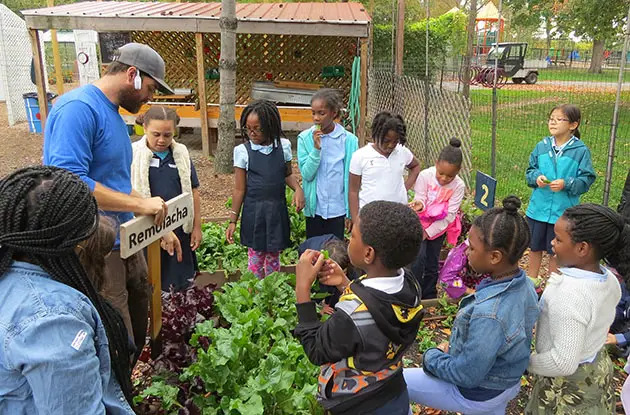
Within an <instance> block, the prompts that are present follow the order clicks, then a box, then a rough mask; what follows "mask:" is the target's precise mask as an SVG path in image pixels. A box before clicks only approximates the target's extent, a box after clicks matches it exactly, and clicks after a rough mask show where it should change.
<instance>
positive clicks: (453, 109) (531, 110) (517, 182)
mask: <svg viewBox="0 0 630 415" xmlns="http://www.w3.org/2000/svg"><path fill="white" fill-rule="evenodd" d="M461 61H462V60H461V58H460V57H456V58H453V59H449V60H447V61H445V62H444V65H442V66H441V67H438V68H434V70H433V72H432V73H431V74H430V76H429V79H430V84H429V90H430V91H432V92H431V93H430V94H429V96H430V98H429V100H428V101H427V102H426V104H427V105H428V106H429V114H430V117H429V120H430V121H429V134H428V137H429V138H428V141H427V138H426V137H425V133H424V124H423V123H424V106H425V92H424V89H425V82H424V80H423V79H424V62H423V61H417V62H415V61H411V60H407V61H405V65H404V74H405V75H404V76H402V77H396V76H395V75H394V74H393V66H392V64H391V62H386V61H385V62H384V61H377V62H374V64H373V66H372V71H371V73H370V84H369V88H370V89H369V97H368V101H369V102H368V112H369V117H373V116H374V114H375V113H376V112H377V111H378V110H381V109H389V110H393V111H396V112H398V113H401V114H403V115H404V116H405V120H406V121H407V122H408V124H410V130H411V131H410V138H409V141H410V143H409V144H408V146H409V147H410V148H411V149H412V150H413V151H414V153H415V154H416V156H417V157H418V158H419V159H420V160H425V155H424V151H425V149H426V148H428V149H429V154H430V155H431V156H430V157H429V163H430V162H431V160H430V159H431V158H434V157H435V156H436V154H437V153H436V152H437V151H439V149H440V148H441V146H443V145H445V144H446V143H447V141H448V138H449V137H450V136H452V135H454V136H457V137H458V138H462V140H463V141H464V145H465V146H466V147H465V148H466V150H465V152H464V154H466V156H467V157H470V164H469V165H467V168H468V166H470V171H471V172H472V173H474V172H475V171H476V170H480V171H482V172H484V173H487V174H491V173H492V168H491V167H492V166H491V160H492V105H493V103H492V88H488V87H484V86H481V85H472V86H470V95H469V101H466V99H465V98H464V97H463V89H464V88H463V87H464V85H463V84H462V82H461ZM479 63H480V64H481V65H483V64H485V61H483V62H482V61H480V62H479ZM532 69H536V71H537V73H538V79H537V82H536V83H535V84H527V83H525V82H521V83H518V84H517V83H514V82H513V80H512V79H511V78H509V79H506V80H505V81H506V82H505V83H504V84H503V85H501V88H500V89H498V90H497V103H496V105H497V124H496V142H495V143H496V153H495V154H496V156H495V157H496V171H495V178H496V179H497V181H498V183H497V193H496V199H497V201H499V200H501V199H502V198H503V197H505V196H507V195H510V194H515V195H517V196H519V197H520V198H521V199H522V200H523V202H524V203H527V202H528V200H529V197H530V196H531V189H530V188H528V187H527V185H526V183H525V171H526V169H527V167H528V164H529V155H530V153H531V152H532V150H533V149H534V147H535V146H536V143H537V142H538V141H540V140H541V139H542V138H543V137H546V136H548V135H549V129H548V126H547V119H548V117H549V113H550V111H551V110H552V109H553V108H554V107H555V106H557V105H561V104H565V103H568V104H574V105H577V106H578V107H579V108H580V110H581V113H582V121H581V124H580V127H579V129H580V133H581V137H582V140H583V141H584V142H585V144H586V145H587V146H588V147H589V149H590V151H591V155H592V160H593V166H594V168H595V171H596V173H597V180H596V181H595V183H594V184H593V186H592V187H591V189H590V190H589V191H588V192H587V193H586V194H585V195H584V196H583V197H582V201H583V202H594V203H602V201H603V197H604V182H605V177H606V167H607V166H606V164H607V160H608V152H609V143H610V138H611V137H610V136H611V128H612V121H613V111H614V105H615V93H616V89H617V85H618V75H619V67H616V68H615V67H610V66H605V67H604V68H603V70H602V72H601V73H590V72H588V68H586V67H564V66H558V65H554V66H548V67H547V66H543V67H538V68H532ZM623 75H624V76H623V78H622V85H621V88H622V89H621V105H620V108H619V120H618V125H617V132H616V144H615V151H614V159H613V168H612V181H611V189H610V195H609V196H610V205H611V206H612V207H616V205H617V203H618V201H619V199H620V196H621V191H622V188H623V184H624V181H625V178H626V175H627V174H628V171H629V169H630V64H626V70H625V72H624V74H623ZM438 97H439V98H438ZM466 102H469V105H468V104H466ZM370 119H371V118H370ZM408 119H409V120H408ZM465 123H469V124H468V125H466V124H465ZM467 174H468V173H467ZM467 180H469V181H468V182H467V183H468V184H469V185H470V189H472V188H473V187H472V185H473V183H471V182H472V181H473V180H474V174H472V175H471V176H470V177H469V178H468V179H467Z"/></svg>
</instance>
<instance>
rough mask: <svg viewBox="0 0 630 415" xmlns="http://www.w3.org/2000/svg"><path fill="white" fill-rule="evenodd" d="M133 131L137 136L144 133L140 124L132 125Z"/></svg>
mask: <svg viewBox="0 0 630 415" xmlns="http://www.w3.org/2000/svg"><path fill="white" fill-rule="evenodd" d="M133 132H134V133H136V135H137V136H140V137H142V136H143V135H144V128H143V127H142V126H141V125H138V124H136V125H134V126H133Z"/></svg>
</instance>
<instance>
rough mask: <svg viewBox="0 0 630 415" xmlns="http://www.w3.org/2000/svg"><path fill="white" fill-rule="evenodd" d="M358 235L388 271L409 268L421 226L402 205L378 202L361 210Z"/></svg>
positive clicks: (414, 253)
mask: <svg viewBox="0 0 630 415" xmlns="http://www.w3.org/2000/svg"><path fill="white" fill-rule="evenodd" d="M359 231H360V232H361V239H362V240H363V243H365V244H366V245H369V246H371V247H372V248H374V251H375V252H376V256H377V257H378V258H379V259H380V260H381V262H382V263H383V265H384V266H385V267H387V268H389V269H398V268H402V267H405V266H407V265H409V264H411V262H413V260H414V259H415V258H416V256H417V255H418V252H419V251H420V244H421V243H422V224H420V219H419V218H418V214H417V213H416V212H414V211H413V209H411V208H409V207H408V206H406V205H403V204H402V203H397V202H387V201H383V200H380V201H376V202H371V203H368V204H367V205H365V206H363V208H362V209H361V211H360V212H359Z"/></svg>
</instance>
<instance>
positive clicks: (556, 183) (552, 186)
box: [549, 179, 564, 192]
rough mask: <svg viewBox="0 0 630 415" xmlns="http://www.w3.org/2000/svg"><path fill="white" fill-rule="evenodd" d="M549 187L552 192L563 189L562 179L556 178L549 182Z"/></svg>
mask: <svg viewBox="0 0 630 415" xmlns="http://www.w3.org/2000/svg"><path fill="white" fill-rule="evenodd" d="M549 188H550V189H551V191H552V192H559V191H560V190H562V189H564V179H557V180H554V181H553V182H551V183H549Z"/></svg>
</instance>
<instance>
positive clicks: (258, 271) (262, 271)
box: [247, 248, 280, 279]
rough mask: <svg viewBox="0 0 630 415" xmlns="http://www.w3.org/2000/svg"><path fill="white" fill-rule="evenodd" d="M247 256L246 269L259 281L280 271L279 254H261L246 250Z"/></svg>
mask: <svg viewBox="0 0 630 415" xmlns="http://www.w3.org/2000/svg"><path fill="white" fill-rule="evenodd" d="M247 256H248V261H247V269H248V270H249V271H251V272H252V273H253V274H254V275H255V276H256V277H257V278H259V279H263V278H265V277H266V276H267V275H269V274H271V273H273V272H277V271H280V252H261V251H254V250H253V249H252V248H247Z"/></svg>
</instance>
